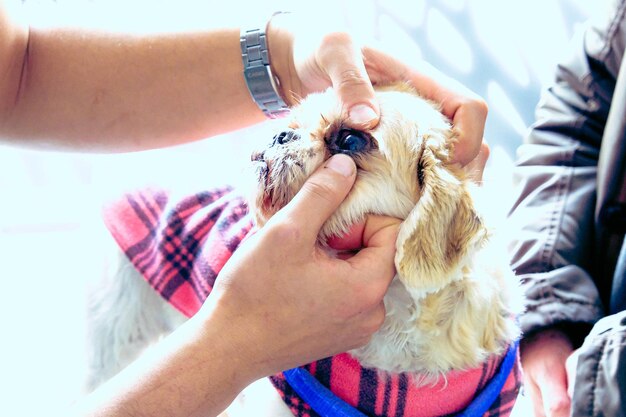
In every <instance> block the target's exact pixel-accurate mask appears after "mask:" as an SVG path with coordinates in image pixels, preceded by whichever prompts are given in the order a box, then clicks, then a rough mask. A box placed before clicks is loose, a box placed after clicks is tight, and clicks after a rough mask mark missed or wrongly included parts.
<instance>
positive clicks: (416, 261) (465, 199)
mask: <svg viewBox="0 0 626 417" xmlns="http://www.w3.org/2000/svg"><path fill="white" fill-rule="evenodd" d="M417 169H418V173H417V174H418V175H417V178H418V182H419V193H420V196H419V200H418V202H417V204H416V206H415V207H414V208H413V210H412V211H411V212H410V213H409V216H408V217H407V218H406V220H405V221H404V222H403V223H402V225H401V227H400V232H399V235H398V240H397V243H396V247H397V252H396V259H395V262H396V269H397V271H398V276H399V279H400V281H402V282H403V283H404V285H405V286H406V288H407V289H408V290H409V291H410V292H411V293H412V294H414V296H420V297H421V296H424V295H426V294H428V293H431V292H434V291H437V290H439V289H441V288H443V287H444V286H446V285H448V284H450V283H451V282H452V281H454V280H455V279H459V278H460V277H461V276H462V272H463V268H464V266H465V265H466V264H467V260H468V256H471V254H472V253H473V250H474V248H476V247H477V246H478V245H480V244H482V242H484V241H485V239H486V238H487V229H486V228H485V226H484V225H483V223H482V221H481V219H480V217H479V215H478V213H477V212H476V210H475V208H474V204H473V201H472V198H471V196H470V194H469V192H468V188H467V184H466V181H465V180H462V179H460V178H458V177H457V176H456V175H454V174H452V172H451V170H448V169H446V167H444V166H443V164H442V162H441V161H440V159H439V158H437V157H436V156H435V153H434V151H433V149H431V148H429V147H427V146H424V147H423V148H422V153H421V155H420V158H419V161H418V166H417Z"/></svg>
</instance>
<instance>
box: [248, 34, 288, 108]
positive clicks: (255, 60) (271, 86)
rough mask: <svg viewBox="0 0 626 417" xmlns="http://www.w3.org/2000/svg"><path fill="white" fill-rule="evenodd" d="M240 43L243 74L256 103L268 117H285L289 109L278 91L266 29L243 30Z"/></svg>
mask: <svg viewBox="0 0 626 417" xmlns="http://www.w3.org/2000/svg"><path fill="white" fill-rule="evenodd" d="M239 43H240V45H241V57H242V59H243V74H244V77H245V80H246V84H247V86H248V90H249V91H250V95H251V96H252V98H253V100H254V102H255V103H256V104H257V105H258V106H259V107H260V108H261V110H263V113H265V115H266V116H267V117H270V118H272V119H274V118H277V117H281V116H284V115H285V114H286V113H288V112H289V108H288V107H287V104H285V102H284V101H283V99H282V98H281V97H280V94H279V93H278V91H277V89H276V85H277V84H278V81H277V80H276V79H274V75H273V74H272V70H271V68H270V59H269V54H268V52H267V41H266V37H265V29H251V30H245V29H242V30H241V36H240V38H239Z"/></svg>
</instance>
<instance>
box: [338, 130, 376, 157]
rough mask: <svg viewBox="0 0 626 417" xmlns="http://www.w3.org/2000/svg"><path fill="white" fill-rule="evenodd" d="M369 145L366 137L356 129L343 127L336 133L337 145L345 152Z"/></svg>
mask: <svg viewBox="0 0 626 417" xmlns="http://www.w3.org/2000/svg"><path fill="white" fill-rule="evenodd" d="M368 145H369V140H368V138H367V137H366V136H365V135H364V134H363V133H361V132H359V131H356V130H349V129H345V130H342V131H340V132H339V135H337V147H338V148H339V149H341V150H342V151H346V152H350V153H352V152H360V151H362V150H364V149H366V148H367V146H368Z"/></svg>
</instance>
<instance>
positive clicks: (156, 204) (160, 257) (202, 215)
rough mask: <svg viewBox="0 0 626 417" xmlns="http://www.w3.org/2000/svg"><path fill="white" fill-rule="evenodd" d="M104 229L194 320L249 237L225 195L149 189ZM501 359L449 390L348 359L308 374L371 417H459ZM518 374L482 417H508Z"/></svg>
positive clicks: (461, 375)
mask: <svg viewBox="0 0 626 417" xmlns="http://www.w3.org/2000/svg"><path fill="white" fill-rule="evenodd" d="M104 220H105V223H106V225H107V227H108V229H109V230H110V232H111V233H112V235H113V237H114V238H115V240H116V241H117V243H118V244H119V246H120V248H121V249H122V250H123V251H124V252H125V253H126V255H127V256H128V259H130V261H131V262H132V264H133V265H134V266H135V267H136V268H137V270H138V271H139V272H140V273H141V274H142V275H143V276H144V277H145V279H146V280H147V281H148V282H149V283H150V285H152V287H154V289H155V290H156V291H157V292H159V293H160V294H161V295H162V296H163V297H164V298H165V299H166V300H167V301H169V302H170V303H171V304H172V305H173V306H174V307H176V308H177V309H179V310H180V311H181V312H182V313H183V314H185V315H187V316H192V315H193V314H195V313H196V312H197V311H198V309H199V308H200V306H201V305H202V303H203V301H204V300H205V299H206V298H207V297H208V295H209V293H210V292H211V288H212V287H213V284H214V283H215V280H216V279H217V277H218V274H219V272H220V270H221V268H222V267H223V266H224V264H225V263H226V261H227V260H228V259H229V258H230V256H231V255H232V253H233V251H234V250H235V249H237V247H238V246H239V244H240V243H241V242H242V241H243V240H244V239H245V238H246V236H247V235H248V234H250V233H251V232H252V231H253V223H252V218H251V216H250V215H249V214H248V211H247V207H246V204H245V202H244V200H243V198H242V197H241V196H239V195H237V193H235V192H234V191H233V190H232V189H231V188H230V187H224V188H219V189H213V190H210V191H205V192H200V193H195V194H192V195H182V196H177V195H175V194H173V193H170V192H168V191H165V190H154V189H146V190H141V191H138V192H133V193H129V194H126V195H125V196H124V197H123V198H121V199H120V200H118V201H115V202H113V203H111V204H108V205H107V206H106V207H105V210H104ZM501 359H502V358H500V357H497V358H492V359H491V360H490V361H488V362H487V363H485V364H484V365H483V366H482V367H480V368H477V369H472V370H469V371H464V372H453V373H450V374H449V375H447V383H444V382H443V381H442V382H440V383H438V384H436V385H426V386H417V385H415V384H414V383H413V382H412V380H411V378H410V377H409V376H408V375H405V374H399V375H393V376H389V375H385V374H384V373H380V372H377V371H376V370H372V369H367V368H363V367H361V366H360V365H359V363H358V362H357V361H356V360H355V359H354V358H353V357H351V356H350V355H349V354H341V355H337V356H334V357H332V358H327V359H323V360H319V361H316V362H314V363H311V364H308V365H306V366H305V368H306V369H307V370H308V371H309V372H310V373H311V374H312V375H313V376H314V377H315V378H316V379H317V380H319V381H320V382H321V383H322V384H323V385H325V386H326V387H328V388H330V390H331V391H332V392H333V393H334V394H335V395H337V396H338V397H340V398H341V399H343V400H344V401H346V402H347V403H348V404H350V405H352V406H354V407H356V408H357V409H358V410H360V411H361V412H362V413H364V414H366V415H368V416H381V417H382V416H400V417H421V416H445V415H451V414H454V413H457V412H459V411H461V410H462V409H463V408H464V407H466V406H467V405H468V404H469V403H470V402H471V400H472V399H473V398H474V396H475V395H476V393H478V392H479V391H480V390H481V389H482V388H483V387H484V386H485V385H486V384H487V382H488V381H489V379H490V378H491V376H492V375H493V374H494V373H495V372H496V370H497V368H498V365H499V364H500V361H501ZM271 381H272V383H273V384H274V386H275V387H276V389H277V390H278V391H279V393H280V395H281V396H282V397H283V399H284V401H285V402H286V404H287V405H288V406H289V407H290V409H291V410H292V412H293V414H294V415H295V416H298V417H309V416H311V417H316V416H318V414H317V413H315V412H314V411H313V410H311V408H310V407H309V406H308V405H307V404H305V403H304V402H303V401H302V399H301V398H299V396H298V395H297V394H296V393H295V392H294V391H293V390H292V389H291V387H290V386H289V385H288V384H287V382H286V381H285V378H284V376H283V375H282V374H279V375H275V376H273V377H271ZM519 386H520V371H519V366H515V367H514V370H513V372H511V374H510V375H509V377H508V379H507V381H506V383H505V386H504V388H503V389H502V391H501V393H500V395H499V397H498V398H497V399H496V401H495V403H494V404H493V406H492V407H491V409H490V410H489V412H488V413H487V414H486V416H490V417H496V416H498V417H506V416H508V415H509V414H510V412H511V409H512V407H513V405H514V403H515V400H516V398H517V394H518V391H519Z"/></svg>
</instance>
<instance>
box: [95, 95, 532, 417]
mask: <svg viewBox="0 0 626 417" xmlns="http://www.w3.org/2000/svg"><path fill="white" fill-rule="evenodd" d="M377 97H378V100H379V102H380V108H381V115H382V117H381V120H380V124H379V125H378V126H377V127H376V128H375V129H374V130H371V131H367V132H363V131H357V130H354V129H352V128H350V127H347V126H345V125H344V123H343V122H342V116H341V108H340V105H339V101H338V100H337V98H336V96H335V95H334V93H333V92H332V91H330V90H329V91H327V92H326V93H323V94H318V95H312V96H309V97H308V98H307V99H305V100H304V101H303V102H302V103H301V104H300V105H299V106H298V107H297V108H296V109H294V110H293V112H292V116H291V117H290V120H289V121H288V125H287V127H286V128H285V129H284V130H283V131H282V132H280V133H279V134H277V135H276V136H275V137H274V141H273V143H272V144H271V145H270V146H268V147H267V148H265V149H263V150H262V151H260V152H257V153H255V154H254V155H253V158H252V159H253V165H254V172H255V173H256V180H257V181H256V187H255V188H256V190H255V194H254V196H253V198H251V201H250V209H251V211H252V212H253V213H254V215H255V218H256V222H257V225H258V226H260V227H262V226H263V224H264V223H265V222H266V221H267V219H268V218H270V217H271V216H272V215H273V214H274V213H275V212H276V211H277V210H279V209H280V208H282V207H283V206H284V205H285V204H287V202H289V200H290V199H291V198H292V197H293V196H294V195H295V193H296V192H297V191H298V190H299V189H300V188H301V186H302V185H303V183H304V182H305V180H306V179H307V178H308V176H309V175H311V173H313V172H314V171H315V170H316V169H317V168H318V167H319V166H320V165H321V164H323V162H324V161H325V160H326V159H328V158H329V157H330V156H331V155H332V154H335V153H345V154H348V155H350V156H351V157H352V158H353V159H354V161H355V162H356V164H357V167H358V176H357V180H356V183H355V185H354V187H353V189H352V190H351V192H350V193H349V195H348V197H347V198H346V199H345V201H344V202H343V203H342V205H341V206H340V207H339V209H338V210H337V211H336V212H335V214H334V215H333V216H332V217H331V218H330V219H329V220H328V221H327V222H326V224H325V225H324V227H323V229H322V230H321V233H320V235H319V242H320V244H321V245H325V242H326V240H327V238H328V237H330V236H333V235H341V234H342V233H345V232H346V231H347V230H348V229H349V228H350V226H351V225H352V224H354V223H356V222H358V221H360V220H362V219H363V218H364V216H366V215H367V214H370V213H373V214H380V215H387V216H393V217H397V218H400V219H403V223H402V225H401V229H400V233H399V236H398V240H397V254H396V269H397V276H396V277H395V279H394V280H393V282H392V284H391V286H390V288H389V290H388V292H387V294H386V296H385V299H384V303H385V307H386V311H387V316H386V319H385V322H384V324H383V326H382V328H381V329H380V330H379V331H378V332H377V333H376V334H375V335H374V336H373V337H372V339H371V341H370V342H369V343H368V344H367V345H366V346H364V347H362V348H360V349H356V350H354V351H352V352H350V354H351V355H353V356H354V357H355V358H356V359H357V360H358V361H359V362H360V364H361V365H362V366H364V367H368V368H376V369H378V370H380V371H384V372H389V373H410V374H412V375H413V376H415V377H416V378H415V380H416V381H418V382H417V383H418V384H419V383H425V382H429V383H432V382H433V381H436V380H437V378H438V377H440V376H444V377H445V376H446V375H447V374H448V373H449V372H451V371H457V370H467V369H473V368H476V367H478V366H480V365H481V364H482V363H484V362H485V361H487V360H488V359H489V358H490V357H493V356H498V355H502V354H503V353H504V352H505V351H506V349H507V347H508V346H510V345H511V343H512V342H513V341H514V340H516V339H517V338H518V336H519V330H518V327H517V325H516V315H518V314H519V313H520V312H521V310H522V300H521V295H520V292H519V290H518V284H517V281H516V279H515V278H514V276H513V273H512V271H511V270H510V268H509V264H508V257H507V254H506V250H505V245H503V244H501V243H497V242H495V238H494V236H492V233H491V231H490V229H489V228H488V226H487V225H486V220H487V219H486V218H485V217H484V216H483V215H481V210H480V208H479V204H481V203H482V204H488V201H486V200H484V197H483V196H482V195H481V190H480V188H479V187H477V186H476V185H475V184H473V183H472V182H471V181H470V180H469V179H468V178H467V177H466V175H465V173H464V172H463V171H462V170H461V169H460V168H459V167H458V166H455V165H454V164H451V163H449V162H448V161H449V159H450V155H451V152H453V146H454V142H455V138H454V133H453V132H454V131H453V129H452V128H451V126H450V124H449V122H448V121H447V120H446V119H445V117H444V116H442V114H441V113H440V112H439V111H438V109H437V108H436V107H435V106H433V104H432V103H430V102H428V101H426V100H424V99H422V98H420V97H419V96H418V95H417V94H416V93H415V91H414V90H412V89H411V88H410V87H408V86H406V85H405V84H397V85H393V86H388V87H384V88H379V89H378V91H377ZM118 259H119V264H118V265H117V267H115V269H114V270H113V271H111V273H109V276H108V277H107V279H106V280H105V281H104V282H103V283H102V284H103V285H101V286H100V287H99V288H97V289H95V290H94V291H93V293H92V302H91V304H90V305H91V311H90V314H89V317H90V319H91V321H92V323H91V324H92V325H91V333H90V335H91V340H90V342H89V343H90V345H91V346H92V348H93V351H92V352H91V354H90V362H91V366H90V377H89V381H88V386H89V388H90V389H92V388H95V387H96V386H97V385H98V384H100V382H102V381H104V380H106V379H107V378H109V377H110V376H112V375H113V374H115V373H116V372H118V371H119V370H120V369H121V368H123V367H124V366H126V365H127V364H128V363H129V362H130V361H132V360H133V359H134V358H135V357H136V356H137V355H139V354H140V352H141V351H142V350H143V349H145V347H146V346H148V345H149V344H150V343H152V342H153V341H155V340H156V339H157V338H159V337H161V336H162V335H164V334H167V333H168V332H171V331H172V330H173V329H174V328H175V327H176V326H178V325H179V324H181V323H182V322H183V321H184V320H185V317H184V316H183V315H182V314H180V313H179V312H177V311H176V310H175V309H173V308H172V307H170V306H169V305H168V304H167V303H166V302H165V301H164V300H163V299H161V298H160V297H159V295H158V294H157V293H156V292H155V291H154V290H153V289H152V288H151V287H150V286H149V285H148V284H147V283H146V281H145V280H144V279H143V278H142V277H141V275H140V274H138V272H137V271H136V270H135V268H134V267H133V266H132V265H131V264H130V262H129V261H128V259H127V258H125V256H124V255H123V254H122V255H120V256H118ZM240 405H241V404H240ZM255 407H257V405H255ZM285 409H286V408H285ZM244 412H245V411H244ZM253 414H254V415H259V414H262V413H260V412H259V411H258V409H257V410H256V411H254V413H253Z"/></svg>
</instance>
